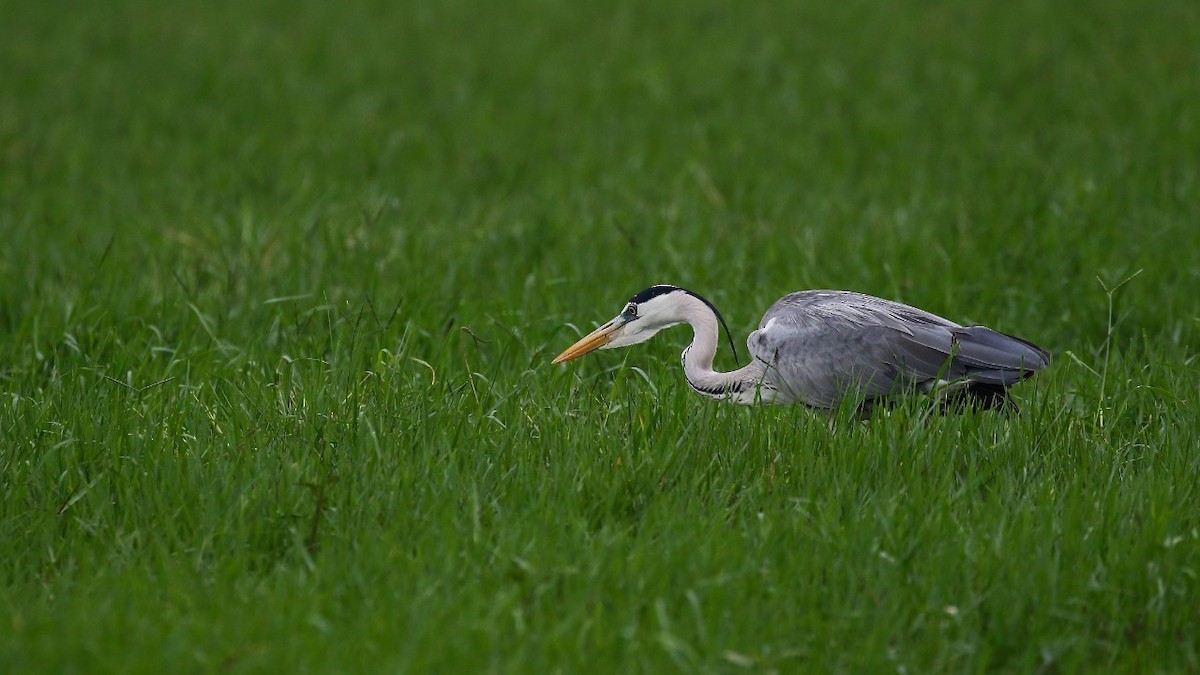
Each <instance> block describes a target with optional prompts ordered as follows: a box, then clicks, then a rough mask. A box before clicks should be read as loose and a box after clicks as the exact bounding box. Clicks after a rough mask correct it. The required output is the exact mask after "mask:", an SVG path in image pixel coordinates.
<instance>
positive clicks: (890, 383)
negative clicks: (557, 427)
mask: <svg viewBox="0 0 1200 675" xmlns="http://www.w3.org/2000/svg"><path fill="white" fill-rule="evenodd" d="M679 323H688V324H690V325H691V326H692V331H693V339H692V343H691V345H689V346H688V347H687V348H686V349H684V351H683V354H682V361H683V367H684V375H685V376H686V378H687V381H688V384H689V385H690V386H691V387H692V389H694V390H695V391H696V392H697V393H700V394H702V395H704V396H708V397H710V398H716V399H725V400H731V401H733V402H736V403H742V404H754V403H794V402H798V403H803V404H805V405H808V406H812V407H816V408H831V407H834V406H837V405H838V404H839V403H840V402H841V401H842V400H843V399H845V398H847V397H855V398H856V400H858V401H859V402H862V403H865V404H868V405H869V404H872V403H874V402H878V401H882V400H886V399H889V398H891V397H895V396H897V395H901V394H905V393H909V392H913V391H919V392H930V391H934V390H942V389H944V390H947V391H953V392H955V395H956V396H958V397H960V398H964V399H965V400H967V401H968V402H970V403H976V404H979V405H982V406H983V407H988V408H991V407H999V406H1003V405H1006V404H1007V394H1006V390H1007V388H1008V387H1009V386H1011V385H1013V384H1015V383H1017V382H1019V381H1020V380H1022V379H1024V378H1026V377H1029V376H1030V375H1033V374H1034V373H1035V372H1037V371H1039V370H1042V369H1043V368H1045V367H1046V366H1047V365H1048V364H1049V361H1050V355H1049V353H1047V352H1046V351H1045V350H1044V349H1042V348H1040V347H1037V346H1036V345H1033V344H1031V343H1029V342H1026V341H1024V340H1021V339H1020V338H1016V337H1012V336H1010V335H1005V334H1004V333H1000V332H997V331H994V330H991V329H990V328H985V327H983V326H971V327H964V326H962V325H959V324H957V323H955V322H953V321H950V320H948V319H944V318H942V317H940V316H937V315H935V314H931V313H929V312H926V311H924V310H921V309H917V308H916V307H911V306H909V305H905V304H901V303H898V302H893V301H890V300H884V299H882V298H876V297H873V296H870V295H864V294H862V293H854V292H851V291H824V290H820V291H800V292H798V293H791V294H789V295H786V296H784V297H783V298H780V299H779V300H778V301H777V302H776V303H775V304H774V305H772V306H771V307H770V309H768V310H767V313H766V314H765V315H763V318H762V321H761V322H760V323H759V326H758V330H756V331H754V332H753V333H751V334H750V337H749V339H748V340H747V341H746V342H747V346H748V347H749V349H750V354H751V356H752V359H751V362H750V363H749V364H748V365H746V366H744V367H742V368H739V369H737V370H735V371H732V372H726V373H721V372H717V371H715V370H713V367H712V365H713V358H714V356H715V355H716V350H717V343H718V340H719V337H720V334H719V328H720V324H721V323H723V320H722V319H721V317H720V314H719V313H718V312H717V311H716V308H715V307H713V305H712V304H711V303H710V302H708V301H707V300H705V299H704V298H702V297H700V296H698V295H696V294H695V293H692V292H690V291H687V290H684V289H681V288H677V287H675V286H652V287H650V288H648V289H646V290H644V291H642V292H641V293H638V294H637V295H635V296H633V298H631V299H630V301H629V303H628V304H627V305H626V307H625V311H624V312H622V313H621V314H620V315H618V316H617V318H615V319H613V320H612V321H610V322H608V323H607V324H605V325H604V326H601V327H600V328H598V329H597V330H596V331H594V332H593V333H591V334H590V335H588V336H586V337H584V338H583V339H582V340H580V341H579V342H577V343H576V344H575V345H573V346H572V347H570V348H569V349H567V350H566V351H565V352H563V353H562V354H561V355H559V357H558V358H557V359H555V363H559V362H562V361H567V360H570V359H572V358H576V357H578V356H582V355H583V354H586V353H588V352H590V351H592V350H594V349H606V348H612V347H619V346H625V345H628V344H635V343H637V342H642V341H644V340H647V339H649V338H650V336H652V335H653V334H654V333H656V332H658V331H659V330H662V329H663V328H666V327H669V326H672V325H675V324H679ZM731 344H732V343H731Z"/></svg>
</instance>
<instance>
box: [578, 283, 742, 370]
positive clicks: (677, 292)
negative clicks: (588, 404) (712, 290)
mask: <svg viewBox="0 0 1200 675" xmlns="http://www.w3.org/2000/svg"><path fill="white" fill-rule="evenodd" d="M697 301H699V302H700V303H703V306H707V307H708V309H710V310H712V313H713V314H715V315H716V316H717V318H718V319H719V320H720V321H721V323H722V324H724V323H725V320H724V319H723V318H721V314H720V313H719V312H717V308H716V307H713V305H712V303H710V302H709V301H708V300H705V299H704V298H702V297H700V296H699V295H696V294H695V293H692V292H691V291H688V290H686V289H683V288H679V287H678V286H670V285H667V284H660V285H658V286H651V287H650V288H647V289H646V290H644V291H642V292H640V293H637V294H636V295H634V296H633V297H632V298H630V299H629V302H626V303H625V307H624V308H623V309H622V310H621V313H620V314H618V315H616V316H615V317H613V319H612V320H611V321H609V322H608V323H606V324H604V325H603V326H600V327H599V328H597V329H596V330H594V331H592V332H591V333H588V334H587V335H585V336H583V338H582V339H581V340H579V341H578V342H576V343H575V344H573V345H571V346H570V347H568V348H567V349H566V351H564V352H563V353H561V354H559V355H558V357H557V358H555V359H554V363H562V362H564V361H570V360H571V359H577V358H579V357H580V356H583V355H584V354H587V353H590V352H593V351H595V350H597V349H615V348H617V347H627V346H629V345H635V344H637V343H639V342H645V341H646V340H649V339H650V338H652V337H654V334H655V333H657V332H658V331H660V330H662V329H664V328H670V327H671V326H674V325H676V324H680V323H684V322H685V321H688V320H689V317H690V316H691V315H692V313H694V312H696V311H697V304H698V303H697ZM725 331H726V333H728V331H729V328H728V327H726V329H725ZM730 344H732V342H731V343H730ZM735 354H736V350H735Z"/></svg>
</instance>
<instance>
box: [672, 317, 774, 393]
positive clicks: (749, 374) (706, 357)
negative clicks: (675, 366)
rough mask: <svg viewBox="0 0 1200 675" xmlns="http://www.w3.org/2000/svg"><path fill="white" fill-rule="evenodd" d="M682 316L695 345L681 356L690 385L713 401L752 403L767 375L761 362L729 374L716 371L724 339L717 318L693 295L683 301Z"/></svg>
mask: <svg viewBox="0 0 1200 675" xmlns="http://www.w3.org/2000/svg"><path fill="white" fill-rule="evenodd" d="M683 313H684V321H686V322H687V323H688V324H689V325H690V326H691V327H692V344H690V345H688V347H687V349H684V350H683V354H682V355H681V359H682V361H683V373H684V376H685V377H687V381H688V384H689V385H691V387H692V389H694V390H696V392H697V393H699V394H702V395H704V396H708V397H710V398H718V399H720V398H726V397H732V398H734V400H737V401H738V402H739V403H747V402H753V401H752V399H753V397H754V391H755V389H756V388H757V387H758V385H759V384H760V383H761V381H762V376H763V372H764V370H763V367H762V364H761V362H759V361H757V360H753V359H752V360H751V362H750V363H749V364H748V365H746V366H743V367H742V368H739V369H737V370H734V371H730V372H727V373H721V372H717V371H716V370H713V358H714V357H715V356H716V355H717V343H718V342H719V341H720V337H721V332H720V326H719V324H718V322H717V315H716V314H715V313H714V312H713V310H712V309H710V308H709V306H708V305H707V304H705V303H704V302H703V301H702V300H700V299H698V298H694V297H692V296H690V295H689V296H687V297H686V299H685V300H684V306H683ZM744 398H749V399H751V400H743V399H744Z"/></svg>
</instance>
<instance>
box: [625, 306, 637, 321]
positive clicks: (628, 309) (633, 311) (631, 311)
mask: <svg viewBox="0 0 1200 675" xmlns="http://www.w3.org/2000/svg"><path fill="white" fill-rule="evenodd" d="M625 313H626V314H628V315H629V318H631V319H636V318H637V305H635V304H633V303H632V302H631V303H629V304H628V305H625Z"/></svg>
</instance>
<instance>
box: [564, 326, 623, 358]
mask: <svg viewBox="0 0 1200 675" xmlns="http://www.w3.org/2000/svg"><path fill="white" fill-rule="evenodd" d="M623 325H625V324H624V323H623V322H622V321H620V320H619V319H613V320H612V321H609V322H608V323H606V324H604V325H603V326H601V327H599V328H597V329H596V330H594V331H592V332H590V333H588V334H587V335H585V336H583V338H582V339H580V340H579V342H576V343H575V344H573V345H571V346H570V347H567V349H566V351H564V352H563V353H561V354H559V355H558V356H557V357H555V359H554V361H552V362H551V363H562V362H563V361H570V360H571V359H577V358H579V357H581V356H583V355H584V354H587V353H589V352H594V351H596V350H597V349H600V348H601V347H603V346H604V345H606V344H608V343H609V342H612V339H613V333H615V332H617V329H618V328H620V327H621V326H623Z"/></svg>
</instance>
